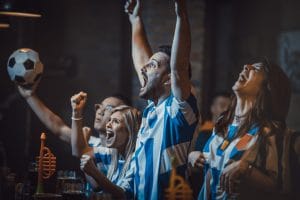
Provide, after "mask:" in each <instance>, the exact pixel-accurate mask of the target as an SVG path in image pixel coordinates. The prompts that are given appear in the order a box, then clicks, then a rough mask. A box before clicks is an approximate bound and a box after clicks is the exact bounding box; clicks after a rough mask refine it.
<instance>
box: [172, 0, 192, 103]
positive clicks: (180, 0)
mask: <svg viewBox="0 0 300 200" xmlns="http://www.w3.org/2000/svg"><path fill="white" fill-rule="evenodd" d="M175 12H176V16H177V17H176V27H175V33H174V39H173V44H172V52H171V61H170V63H171V87H172V92H173V95H174V96H175V98H177V99H178V100H186V99H187V98H188V97H189V95H190V91H191V85H190V80H189V61H190V51H191V33H190V25H189V20H188V14H187V8H186V0H175Z"/></svg>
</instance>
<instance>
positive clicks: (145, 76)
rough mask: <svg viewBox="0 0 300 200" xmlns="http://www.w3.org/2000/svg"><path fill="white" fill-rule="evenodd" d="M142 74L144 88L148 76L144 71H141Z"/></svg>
mask: <svg viewBox="0 0 300 200" xmlns="http://www.w3.org/2000/svg"><path fill="white" fill-rule="evenodd" d="M142 76H143V80H144V83H143V85H142V88H144V87H145V86H146V85H147V82H148V77H147V74H146V73H145V72H142Z"/></svg>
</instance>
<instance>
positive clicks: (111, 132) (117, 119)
mask: <svg viewBox="0 0 300 200" xmlns="http://www.w3.org/2000/svg"><path fill="white" fill-rule="evenodd" d="M128 138H129V133H128V131H127V129H126V124H125V119H124V117H123V115H122V112H121V111H117V112H114V113H113V114H112V115H111V116H110V120H109V121H108V122H107V123H106V146H107V147H109V148H116V149H118V150H119V151H122V150H124V149H125V147H126V144H127V141H128Z"/></svg>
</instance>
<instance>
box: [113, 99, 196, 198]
mask: <svg viewBox="0 0 300 200" xmlns="http://www.w3.org/2000/svg"><path fill="white" fill-rule="evenodd" d="M197 118H198V110H197V102H196V99H195V97H194V96H193V95H190V97H189V98H188V99H187V100H186V101H183V102H179V101H178V100H176V98H175V97H174V96H173V95H170V96H169V97H167V98H166V99H165V100H164V101H163V102H161V103H160V104H158V105H155V104H154V103H153V102H149V104H148V106H147V108H146V109H145V110H144V113H143V118H142V124H141V128H140V130H139V133H138V139H137V142H136V149H135V153H134V156H133V158H132V161H131V163H130V169H129V170H128V171H127V173H126V176H125V178H123V179H122V180H121V181H120V182H118V185H119V186H120V187H122V188H123V189H124V190H125V191H126V192H127V193H131V194H132V193H133V194H134V196H135V198H137V199H162V198H163V194H164V190H165V189H166V188H167V187H168V184H169V175H170V171H171V168H172V166H171V161H170V158H171V157H174V158H175V159H176V161H177V166H176V169H177V173H178V174H180V175H182V176H184V175H185V170H186V167H187V155H188V148H189V145H190V142H191V140H192V137H193V133H194V130H195V128H196V125H197V122H198V119H197Z"/></svg>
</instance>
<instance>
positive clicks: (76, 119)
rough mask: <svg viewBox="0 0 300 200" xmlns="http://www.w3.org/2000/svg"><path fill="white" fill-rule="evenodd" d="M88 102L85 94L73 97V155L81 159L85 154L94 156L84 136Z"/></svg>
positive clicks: (80, 93) (81, 93)
mask: <svg viewBox="0 0 300 200" xmlns="http://www.w3.org/2000/svg"><path fill="white" fill-rule="evenodd" d="M86 100H87V94H86V93H84V92H79V93H78V94H75V95H74V96H72V97H71V106H72V109H73V112H72V130H71V132H72V136H71V145H72V154H73V155H74V156H77V157H81V155H82V154H84V153H89V154H90V155H93V149H92V148H91V147H89V145H88V143H87V141H86V140H85V138H84V135H83V131H82V129H83V118H82V112H83V108H84V107H85V104H86Z"/></svg>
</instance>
